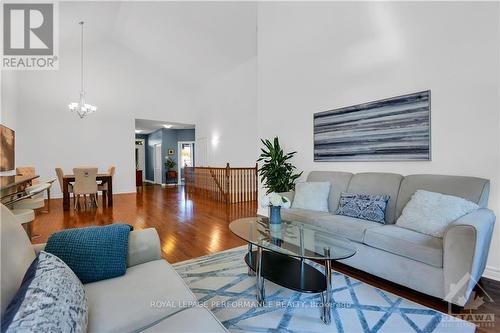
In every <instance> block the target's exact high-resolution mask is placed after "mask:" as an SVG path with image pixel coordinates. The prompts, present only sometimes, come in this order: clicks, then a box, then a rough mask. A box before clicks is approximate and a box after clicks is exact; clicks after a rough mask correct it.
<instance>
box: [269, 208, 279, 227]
mask: <svg viewBox="0 0 500 333" xmlns="http://www.w3.org/2000/svg"><path fill="white" fill-rule="evenodd" d="M280 223H281V207H280V206H269V224H280Z"/></svg>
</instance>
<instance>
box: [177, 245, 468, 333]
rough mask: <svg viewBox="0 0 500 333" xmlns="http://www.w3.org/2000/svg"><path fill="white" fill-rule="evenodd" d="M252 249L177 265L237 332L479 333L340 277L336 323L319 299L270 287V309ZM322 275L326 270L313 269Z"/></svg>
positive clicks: (335, 278) (201, 298) (336, 281)
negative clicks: (258, 284) (251, 263)
mask: <svg viewBox="0 0 500 333" xmlns="http://www.w3.org/2000/svg"><path fill="white" fill-rule="evenodd" d="M246 251H247V250H246V247H239V248H235V249H232V250H228V251H224V252H219V253H215V254H212V255H208V256H205V257H200V258H196V259H192V260H188V261H184V262H181V263H177V264H175V265H174V267H175V269H176V270H177V272H178V273H179V274H180V275H181V276H182V278H183V279H184V280H185V281H186V283H187V284H188V285H189V287H190V288H191V290H192V291H193V292H194V294H195V295H196V297H197V298H198V300H199V301H200V303H203V304H204V305H206V306H207V307H208V308H209V309H211V310H212V312H213V313H214V314H215V316H216V317H217V318H218V319H219V320H220V321H221V322H222V323H223V324H224V326H226V328H227V329H229V330H230V331H231V332H289V333H292V332H308V333H309V332H310V333H312V332H345V333H351V332H352V333H356V332H363V333H368V332H369V333H375V332H388V333H404V332H408V333H413V332H418V333H430V332H436V333H438V332H460V333H462V332H474V330H475V326H474V325H473V324H471V323H469V322H466V321H463V320H460V319H456V318H453V317H451V316H448V315H446V314H444V313H441V312H438V311H435V310H432V309H430V308H427V307H425V306H422V305H419V304H416V303H414V302H411V301H409V300H407V299H404V298H402V297H399V296H396V295H393V294H391V293H388V292H385V291H382V290H380V289H377V288H375V287H372V286H370V285H369V284H366V283H363V282H360V281H358V280H355V279H353V278H351V277H349V276H347V275H343V274H341V273H337V272H335V274H334V276H333V278H332V280H333V281H332V283H333V295H332V296H333V300H334V301H335V305H334V307H333V310H332V323H331V324H330V325H325V324H323V322H322V321H321V319H320V307H319V304H320V302H321V300H320V298H319V295H318V294H305V293H299V292H295V291H292V290H288V289H286V288H283V287H280V286H278V285H276V284H274V283H272V282H269V281H266V282H265V283H266V304H265V306H263V307H258V306H257V303H256V300H255V277H251V276H248V275H247V266H246V264H245V262H244V260H243V257H244V255H245V254H246ZM312 264H313V265H315V266H316V267H317V268H318V269H322V267H321V265H318V264H315V263H312Z"/></svg>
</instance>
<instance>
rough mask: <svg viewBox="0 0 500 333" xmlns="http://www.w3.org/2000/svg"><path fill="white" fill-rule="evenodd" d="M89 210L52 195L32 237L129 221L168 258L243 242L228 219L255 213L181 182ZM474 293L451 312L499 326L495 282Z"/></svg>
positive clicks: (374, 281)
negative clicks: (153, 233)
mask: <svg viewBox="0 0 500 333" xmlns="http://www.w3.org/2000/svg"><path fill="white" fill-rule="evenodd" d="M101 199H102V198H100V200H99V204H100V205H101V206H100V207H99V208H97V209H94V210H88V211H79V212H75V211H73V210H72V209H71V210H70V211H66V212H64V211H63V209H62V199H55V200H51V205H50V208H51V210H50V213H40V212H39V213H37V218H36V220H35V222H34V225H33V234H39V235H40V237H38V238H36V239H34V240H33V243H44V242H46V241H47V238H48V237H49V236H50V234H51V233H53V232H54V231H57V230H62V229H66V228H76V227H85V226H92V225H107V224H111V223H113V222H115V223H118V222H122V223H128V224H131V225H132V226H134V228H135V229H136V230H137V229H143V228H149V227H154V228H156V230H157V231H158V234H159V235H160V240H161V247H162V254H163V257H164V258H165V259H166V260H168V261H169V262H171V263H175V262H179V261H183V260H187V259H191V258H195V257H199V256H203V255H207V254H210V253H214V252H218V251H222V250H226V249H230V248H233V247H236V246H240V245H244V244H245V243H244V242H243V241H242V240H240V239H239V238H238V237H236V236H234V235H233V234H232V233H231V231H230V230H229V228H228V225H229V223H230V222H231V221H232V220H234V219H237V218H240V217H248V216H255V215H256V211H257V206H256V204H255V203H245V204H232V205H225V204H223V203H218V202H214V201H212V200H208V199H206V198H203V197H200V196H192V195H189V196H185V194H184V192H183V189H182V187H176V186H175V187H166V188H162V187H160V186H151V185H150V186H144V187H143V188H142V191H141V192H138V193H136V194H118V195H115V196H114V205H113V207H106V206H102V201H101ZM334 269H336V270H337V271H339V272H342V273H345V274H347V275H350V276H352V277H354V278H356V279H359V280H361V281H364V282H366V283H369V284H371V285H373V286H375V287H377V288H380V289H384V290H387V291H389V292H392V293H394V294H397V295H399V296H402V297H405V298H407V299H410V300H413V301H415V302H417V303H420V304H423V305H425V306H428V307H430V308H433V309H436V310H438V311H442V312H445V313H448V310H449V309H448V305H447V303H445V302H443V301H441V300H439V299H436V298H433V297H429V296H427V295H423V294H420V293H417V292H415V291H413V290H411V289H408V288H405V287H402V286H400V285H396V284H394V283H391V282H389V281H386V280H383V279H380V278H378V277H375V276H372V275H370V274H367V273H364V272H362V271H359V270H356V269H354V268H351V267H348V266H345V265H342V264H340V263H335V264H334ZM476 293H477V294H476V295H477V296H478V297H482V299H483V300H484V302H485V304H483V305H481V306H480V307H479V308H478V309H477V310H467V309H457V308H454V309H452V310H453V312H452V313H457V312H458V313H461V314H464V315H466V316H465V317H464V319H471V318H472V317H470V316H468V315H470V314H472V315H474V314H491V316H490V317H488V318H486V317H484V318H485V319H491V318H493V322H484V323H483V327H480V328H479V329H478V330H477V332H485V333H493V332H500V320H499V319H498V318H500V282H498V281H494V280H490V279H484V278H483V279H481V281H480V286H476Z"/></svg>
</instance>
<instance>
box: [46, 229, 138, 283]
mask: <svg viewBox="0 0 500 333" xmlns="http://www.w3.org/2000/svg"><path fill="white" fill-rule="evenodd" d="M132 229H133V228H132V226H130V225H128V224H111V225H108V226H105V227H89V228H76V229H68V230H63V231H60V232H56V233H54V234H52V235H51V236H50V237H49V240H48V241H47V245H46V246H45V251H46V252H49V253H52V254H54V255H56V256H57V257H59V258H61V260H62V261H64V262H65V263H66V264H67V265H68V266H69V267H70V268H71V269H72V270H73V272H75V274H76V276H78V278H79V279H80V280H81V281H82V283H89V282H94V281H100V280H105V279H110V278H114V277H117V276H121V275H124V274H125V271H126V270H127V254H128V236H129V233H130V231H131V230H132Z"/></svg>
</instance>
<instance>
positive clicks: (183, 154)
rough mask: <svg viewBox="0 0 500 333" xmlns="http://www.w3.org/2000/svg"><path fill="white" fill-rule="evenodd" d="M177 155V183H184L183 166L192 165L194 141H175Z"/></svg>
mask: <svg viewBox="0 0 500 333" xmlns="http://www.w3.org/2000/svg"><path fill="white" fill-rule="evenodd" d="M177 151H178V152H179V153H178V157H177V160H178V161H179V163H178V164H177V173H178V175H179V178H178V184H179V185H183V184H184V167H192V166H194V141H179V142H178V143H177Z"/></svg>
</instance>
